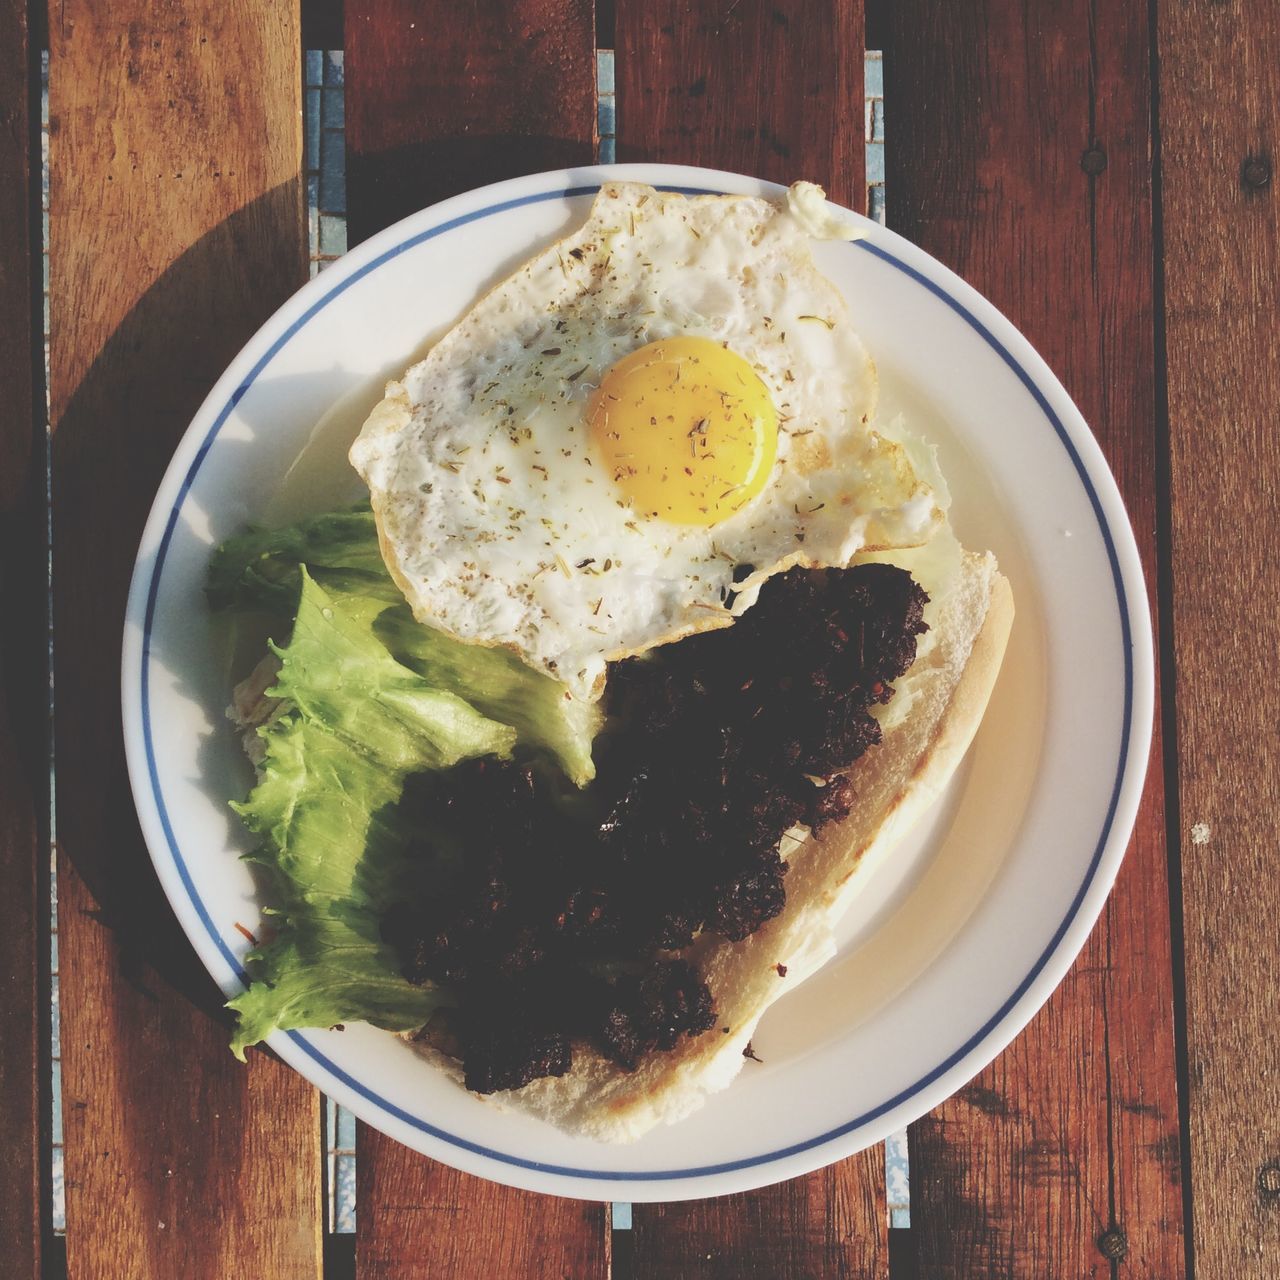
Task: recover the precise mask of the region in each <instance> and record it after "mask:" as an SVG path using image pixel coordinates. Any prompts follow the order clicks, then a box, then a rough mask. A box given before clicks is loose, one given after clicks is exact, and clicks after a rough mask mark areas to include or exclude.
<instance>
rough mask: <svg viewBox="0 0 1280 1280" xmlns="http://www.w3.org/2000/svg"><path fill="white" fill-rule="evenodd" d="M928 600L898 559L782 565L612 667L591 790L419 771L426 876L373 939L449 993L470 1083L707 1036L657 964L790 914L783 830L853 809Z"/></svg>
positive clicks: (698, 1010) (526, 776)
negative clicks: (726, 609)
mask: <svg viewBox="0 0 1280 1280" xmlns="http://www.w3.org/2000/svg"><path fill="white" fill-rule="evenodd" d="M926 600H927V597H926V596H925V593H924V592H923V591H922V590H921V589H920V587H919V586H918V585H917V584H916V583H915V582H914V581H913V580H912V578H911V577H910V575H909V574H908V573H906V572H905V571H904V570H901V569H897V568H894V567H892V566H888V565H862V566H859V567H857V568H854V569H848V570H842V571H841V570H828V571H810V570H801V569H793V570H791V571H789V572H787V573H784V574H780V575H778V576H777V577H775V578H773V579H771V580H770V581H769V582H768V583H766V585H765V586H764V588H763V589H762V591H761V593H760V598H759V600H758V602H757V603H756V605H755V606H754V607H753V608H751V609H750V610H748V611H747V612H746V613H745V614H744V615H743V616H742V618H741V619H740V620H739V621H738V622H737V623H736V624H735V625H734V626H732V627H729V628H726V629H724V630H720V631H713V632H706V633H703V634H702V635H698V636H693V637H690V638H689V639H686V640H683V641H681V642H680V643H678V644H673V645H668V646H665V647H663V648H659V649H657V650H654V651H652V652H651V653H649V654H647V655H645V656H644V657H641V658H632V659H628V660H626V661H624V662H620V663H617V664H615V665H614V666H613V668H612V669H611V671H610V680H609V690H608V694H607V697H608V703H607V711H608V713H609V721H608V727H607V728H606V730H605V732H604V733H603V734H602V735H601V736H600V738H599V739H598V741H597V744H596V758H597V766H598V775H597V777H596V780H595V781H594V782H593V783H592V784H591V786H590V787H589V788H587V790H586V791H585V792H583V793H574V794H567V793H566V788H565V785H564V784H563V783H562V782H560V781H559V780H558V779H556V778H553V777H551V776H549V775H548V774H544V773H543V772H540V771H539V770H537V769H535V768H533V767H531V766H529V765H527V764H519V763H511V762H500V761H495V760H479V761H472V762H469V763H468V764H465V765H461V766H459V767H458V768H456V769H453V770H450V771H449V772H447V773H437V774H424V775H421V776H419V777H418V778H416V779H414V780H413V785H412V786H411V788H410V790H409V793H408V795H407V804H408V806H409V810H408V812H409V815H410V818H411V821H413V822H414V823H416V824H417V829H418V830H420V831H421V840H420V843H419V845H418V847H417V849H416V858H415V874H416V877H417V879H416V884H415V886H414V887H413V888H412V889H411V890H410V892H409V893H408V894H407V895H406V897H405V899H404V900H403V901H402V902H401V903H400V904H399V905H397V907H396V908H395V909H394V910H392V911H391V912H390V913H389V914H388V915H387V917H386V919H385V921H384V924H383V933H384V936H385V937H386V938H387V940H388V941H389V942H390V943H391V944H392V945H393V946H394V947H395V949H396V951H397V953H398V954H399V956H400V959H401V963H402V966H403V969H404V972H405V974H406V976H407V977H408V978H409V979H410V980H411V981H414V982H424V981H433V982H438V983H441V984H443V985H445V986H446V987H448V988H450V989H451V991H452V993H453V994H454V995H455V996H456V998H457V1008H456V1009H455V1010H453V1011H451V1013H450V1015H449V1021H450V1029H451V1033H452V1035H453V1036H454V1037H455V1039H456V1043H457V1045H458V1047H459V1052H460V1053H461V1056H462V1059H463V1063H464V1067H465V1071H466V1077H467V1086H468V1087H469V1088H472V1089H475V1090H477V1091H478V1092H482V1093H484V1092H491V1091H493V1090H496V1089H509V1088H518V1087H520V1086H522V1085H525V1084H527V1083H528V1082H529V1081H530V1080H533V1079H536V1078H538V1077H540V1076H547V1075H552V1076H558V1075H563V1074H564V1073H565V1072H566V1071H568V1070H569V1068H570V1066H571V1064H572V1056H573V1048H572V1046H573V1044H574V1042H575V1041H578V1042H581V1041H589V1042H591V1043H592V1044H594V1045H595V1046H596V1048H597V1049H598V1050H599V1051H600V1052H602V1053H603V1054H605V1055H606V1056H607V1057H608V1058H610V1059H611V1060H612V1061H614V1062H615V1063H617V1064H618V1065H619V1066H621V1067H623V1068H625V1069H627V1070H634V1069H635V1067H636V1066H637V1065H638V1063H639V1062H640V1060H641V1059H642V1058H643V1057H644V1055H646V1054H647V1053H649V1052H652V1051H654V1050H668V1049H671V1048H674V1047H675V1045H676V1044H677V1043H678V1042H679V1040H680V1038H681V1037H682V1036H685V1035H697V1034H700V1033H701V1032H704V1031H706V1030H708V1029H709V1028H711V1027H712V1026H713V1025H715V1022H716V1017H715V1011H714V1009H713V1007H712V1001H711V995H710V992H709V991H708V989H707V987H706V984H705V983H703V982H702V981H701V979H700V978H699V977H698V975H697V974H696V973H695V972H694V970H693V969H692V968H691V967H690V966H689V965H688V964H687V963H685V962H684V961H682V960H678V959H673V958H672V957H671V956H670V954H668V953H670V952H672V951H675V950H678V949H680V948H682V947H684V946H685V945H687V944H688V943H689V942H690V941H691V940H692V939H693V938H694V936H695V935H696V934H698V933H699V932H700V931H702V930H704V929H705V930H711V931H712V932H714V933H718V934H721V935H723V936H724V937H726V938H729V939H732V940H734V941H737V940H740V939H742V938H745V937H747V936H748V935H749V934H751V933H753V932H755V930H757V929H758V928H760V926H761V925H762V924H764V923H765V922H766V921H767V920H770V919H772V918H773V917H774V916H776V915H777V914H778V913H779V912H780V911H781V910H782V907H783V904H784V902H785V900H786V888H785V880H784V877H785V875H786V863H785V862H784V861H783V859H782V858H781V857H780V856H779V851H778V850H779V843H780V841H781V839H782V836H783V834H784V833H785V832H786V831H788V830H789V829H790V828H792V827H794V826H797V825H803V826H807V827H810V828H812V829H819V828H821V827H822V826H823V825H825V824H826V823H828V822H832V821H838V820H839V819H840V818H843V817H844V816H845V815H846V814H847V813H848V812H849V809H850V806H851V805H852V803H853V800H854V797H853V794H852V786H851V784H850V783H849V782H848V781H847V780H846V779H845V778H844V777H843V775H842V774H841V773H840V770H842V769H844V768H846V767H847V766H848V765H850V764H851V763H852V762H853V761H854V760H856V759H857V758H858V757H859V756H861V755H862V754H863V752H865V751H866V750H867V748H868V747H870V746H872V745H874V744H875V743H877V742H878V741H879V740H880V728H879V725H878V724H877V722H876V720H875V718H874V717H873V716H872V715H871V708H872V707H873V706H875V705H876V704H880V703H884V702H887V701H888V700H889V699H890V698H891V697H892V695H893V689H892V687H891V683H890V682H891V681H893V680H895V679H897V678H898V677H899V676H900V675H902V673H903V672H904V671H906V669H907V668H908V667H909V666H910V665H911V663H912V662H913V661H914V660H915V650H916V637H917V636H918V635H919V634H920V633H921V632H923V631H924V630H925V624H924V622H923V621H922V611H923V607H924V605H925V603H926Z"/></svg>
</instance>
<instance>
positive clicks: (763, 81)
mask: <svg viewBox="0 0 1280 1280" xmlns="http://www.w3.org/2000/svg"><path fill="white" fill-rule="evenodd" d="M862 9H863V5H862V0H787V2H786V3H779V2H777V0H717V3H715V4H708V5H691V4H688V3H687V0H653V2H652V3H649V2H647V0H619V3H618V5H617V19H616V22H617V34H616V37H615V41H616V47H617V66H616V70H615V76H616V80H617V93H618V159H619V160H620V161H639V160H661V161H664V162H666V163H670V164H698V165H705V166H708V167H712V168H717V169H730V170H734V171H736V172H739V173H749V174H752V175H753V176H755V177H759V178H769V179H771V180H773V181H774V182H783V183H791V182H795V181H796V180H797V179H800V178H807V179H808V180H809V181H811V182H819V183H821V184H822V185H823V186H824V187H826V189H827V194H828V195H829V196H830V197H831V199H833V200H838V201H839V202H840V203H841V204H845V205H848V206H850V207H851V208H854V209H859V210H861V209H862V208H863V205H864V204H865V203H866V182H865V155H864V149H863V112H864V107H863V96H862V64H863V57H862V52H863V13H862Z"/></svg>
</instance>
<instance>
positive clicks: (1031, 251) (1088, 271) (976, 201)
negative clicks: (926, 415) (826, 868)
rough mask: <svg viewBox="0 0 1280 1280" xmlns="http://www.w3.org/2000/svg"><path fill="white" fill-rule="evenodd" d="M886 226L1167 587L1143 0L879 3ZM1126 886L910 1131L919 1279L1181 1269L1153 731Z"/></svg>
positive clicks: (1173, 1272) (1151, 579)
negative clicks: (990, 311)
mask: <svg viewBox="0 0 1280 1280" xmlns="http://www.w3.org/2000/svg"><path fill="white" fill-rule="evenodd" d="M884 30H885V58H886V76H887V82H886V102H887V104H888V107H887V114H888V118H889V121H890V124H889V130H890V133H889V141H888V144H887V147H886V158H887V160H888V175H887V180H886V190H887V207H888V216H889V221H890V222H891V224H892V225H893V226H894V227H895V228H896V229H897V230H899V231H901V232H903V233H904V234H905V235H906V236H908V237H909V238H910V239H912V240H914V241H916V243H918V244H920V245H922V246H923V247H924V248H925V249H927V250H929V252H931V253H933V254H936V255H937V256H938V257H939V258H941V259H942V260H943V261H944V262H946V263H947V264H948V265H949V266H952V267H954V268H955V269H956V270H957V271H959V272H960V274H962V275H963V276H965V277H966V278H967V279H968V280H970V281H971V282H972V283H973V284H975V285H976V286H977V287H978V288H979V289H981V290H982V291H983V292H984V293H985V294H986V295H987V296H988V297H989V298H991V299H992V300H993V301H994V302H995V303H996V305H997V306H999V307H1000V308H1002V309H1003V310H1004V311H1005V312H1006V314H1008V315H1009V316H1010V317H1011V318H1012V319H1013V321H1014V323H1015V324H1017V325H1019V327H1020V328H1021V329H1022V330H1023V331H1024V332H1025V333H1026V334H1027V335H1028V337H1029V338H1030V339H1031V341H1032V342H1033V343H1035V345H1036V346H1037V347H1038V348H1039V350H1040V351H1041V352H1043V353H1044V355H1045V357H1046V359H1047V360H1048V362H1049V364H1050V365H1051V366H1052V367H1053V368H1054V370H1055V371H1056V372H1057V373H1058V374H1059V375H1060V376H1061V377H1062V379H1063V381H1064V382H1065V384H1066V386H1067V389H1068V390H1069V391H1070V392H1071V393H1072V395H1073V396H1074V397H1075V399H1076V401H1077V403H1078V404H1079V405H1080V407H1081V409H1082V410H1083V412H1084V415H1085V417H1086V419H1087V420H1088V421H1089V422H1090V423H1091V425H1092V426H1093V429H1094V431H1095V433H1096V434H1097V436H1098V439H1099V441H1100V442H1101V444H1102V447H1103V449H1104V450H1105V452H1106V454H1107V457H1108V459H1109V461H1110V463H1111V465H1112V468H1113V469H1114V471H1115V472H1116V475H1117V478H1118V480H1119V483H1120V487H1121V490H1122V492H1123V493H1124V496H1125V500H1126V502H1127V504H1128V508H1129V512H1130V515H1131V517H1132V519H1133V523H1134V527H1135V530H1136V533H1137V537H1138V544H1139V547H1140V549H1141V552H1142V556H1143V561H1144V564H1145V567H1146V571H1147V575H1148V585H1149V588H1150V589H1151V590H1152V593H1153V594H1154V587H1155V582H1156V472H1157V466H1158V463H1157V450H1158V447H1159V446H1158V441H1157V437H1156V431H1155V425H1154V424H1155V408H1156V402H1155V377H1154V353H1153V342H1154V339H1153V333H1154V328H1153V281H1152V206H1151V127H1150V112H1151V99H1150V84H1149V63H1150V53H1151V50H1150V34H1151V33H1150V31H1149V30H1148V5H1147V3H1146V0H1123V2H1122V3H1114V4H1107V5H1097V4H1093V3H1091V2H1090V0H1055V2H1054V3H1052V4H1046V5H1037V6H1032V7H1030V8H1028V7H1027V6H1026V5H1024V4H1022V3H1019V2H1018V0H987V3H985V4H984V5H981V6H970V5H945V6H940V5H935V4H930V3H928V0H899V2H898V3H896V4H893V5H887V6H885V13H884ZM1151 761H1152V768H1151V772H1150V775H1149V779H1148V785H1147V789H1146V793H1145V798H1144V801H1143V804H1142V808H1141V813H1140V815H1139V819H1138V825H1137V831H1136V834H1135V837H1134V840H1133V843H1132V845H1131V847H1130V850H1129V853H1128V856H1127V859H1126V861H1125V865H1124V868H1123V870H1122V872H1121V874H1120V879H1119V882H1118V884H1117V886H1116V889H1115V892H1114V893H1113V894H1112V896H1111V899H1110V901H1109V903H1108V906H1107V908H1106V910H1105V912H1104V915H1103V918H1102V920H1101V922H1100V924H1099V926H1098V928H1097V929H1096V930H1095V931H1094V933H1093V936H1092V938H1091V939H1090V941H1089V943H1088V945H1087V946H1086V948H1085V950H1084V952H1083V954H1082V955H1081V957H1080V959H1079V961H1078V962H1077V964H1076V965H1075V967H1074V968H1073V969H1072V971H1071V974H1070V976H1069V977H1068V978H1067V980H1066V982H1065V983H1064V984H1063V985H1062V987H1061V988H1060V989H1059V991H1058V992H1057V993H1056V995H1055V996H1054V997H1053V999H1052V1000H1051V1001H1050V1002H1049V1004H1048V1006H1047V1007H1046V1009H1045V1010H1044V1011H1043V1012H1042V1013H1041V1014H1040V1015H1039V1016H1038V1017H1037V1018H1036V1019H1035V1020H1034V1021H1033V1023H1032V1024H1031V1026H1030V1027H1029V1028H1028V1029H1027V1030H1026V1031H1025V1032H1024V1033H1023V1035H1022V1037H1021V1038H1020V1039H1019V1040H1018V1041H1016V1042H1015V1044H1014V1045H1013V1046H1012V1047H1011V1049H1009V1050H1008V1051H1007V1052H1006V1053H1005V1054H1004V1055H1003V1056H1002V1057H1001V1058H1000V1059H999V1060H998V1061H997V1062H996V1063H995V1064H993V1065H992V1066H991V1067H990V1068H989V1069H988V1070H986V1071H984V1072H982V1073H981V1074H980V1075H979V1076H978V1078H977V1079H976V1080H975V1081H974V1082H973V1083H972V1084H971V1085H969V1086H968V1087H967V1088H966V1089H964V1090H961V1092H960V1093H959V1094H957V1095H956V1097H954V1098H953V1099H951V1100H950V1101H949V1102H948V1103H946V1104H945V1105H943V1106H942V1107H940V1108H938V1110H937V1111H935V1112H934V1113H933V1114H932V1115H931V1116H930V1117H928V1118H927V1119H926V1120H923V1121H921V1122H920V1123H919V1124H917V1125H915V1126H913V1128H912V1131H911V1191H912V1206H911V1210H912V1233H913V1235H915V1236H916V1237H917V1241H916V1243H917V1246H918V1256H919V1266H920V1273H921V1274H922V1275H927V1276H931V1277H934V1276H937V1277H957V1278H960V1277H964V1278H966V1280H967V1277H969V1276H975V1275H1000V1276H1005V1275H1008V1276H1015V1275H1016V1276H1024V1275H1025V1276H1032V1275H1034V1276H1083V1275H1103V1274H1106V1273H1107V1272H1108V1271H1109V1270H1110V1272H1111V1274H1113V1275H1114V1274H1118V1273H1117V1272H1116V1271H1115V1270H1114V1268H1115V1267H1116V1266H1117V1265H1118V1263H1119V1260H1121V1259H1123V1261H1124V1264H1125V1266H1124V1274H1126V1275H1134V1276H1137V1275H1142V1276H1153V1277H1162V1278H1164V1277H1175V1276H1180V1275H1182V1274H1183V1272H1184V1256H1183V1238H1182V1234H1183V1233H1182V1203H1181V1188H1180V1185H1179V1174H1180V1167H1181V1166H1180V1158H1179V1136H1178V1135H1179V1124H1178V1098H1177V1086H1176V1070H1175V1051H1174V1033H1173V1015H1172V989H1171V966H1172V961H1171V951H1170V937H1169V919H1168V885H1167V872H1166V849H1165V827H1164V819H1163V786H1162V776H1161V745H1160V734H1159V733H1158V732H1157V735H1156V742H1155V745H1154V747H1153V751H1152V756H1151Z"/></svg>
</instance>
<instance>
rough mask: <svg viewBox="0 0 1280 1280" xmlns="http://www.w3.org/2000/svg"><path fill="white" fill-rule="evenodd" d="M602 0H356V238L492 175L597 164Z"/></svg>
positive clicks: (352, 213) (351, 89) (350, 153)
mask: <svg viewBox="0 0 1280 1280" xmlns="http://www.w3.org/2000/svg"><path fill="white" fill-rule="evenodd" d="M594 21H595V9H594V5H593V4H592V3H591V0H428V2H427V3H423V2H422V0H348V3H347V6H346V32H347V44H346V49H347V53H346V85H347V105H346V121H347V157H348V163H347V178H348V184H347V210H348V228H349V230H348V234H349V237H350V239H351V241H352V242H353V243H354V242H355V241H357V240H363V239H365V238H366V237H367V236H369V235H371V234H372V233H373V232H374V231H377V230H380V229H381V228H382V227H385V226H388V225H390V224H391V223H392V222H395V221H396V220H397V219H399V218H403V217H405V216H406V215H407V214H410V213H413V212H414V211H415V210H417V209H421V208H424V207H425V206H426V205H429V204H433V203H435V202H436V201H437V200H443V199H445V197H447V196H451V195H456V194H457V193H458V192H460V191H468V190H470V189H471V188H473V187H478V186H481V185H483V184H484V183H487V182H497V181H499V180H500V179H503V178H514V177H517V176H519V175H520V174H524V173H537V172H538V171H539V170H543V169H559V168H562V167H564V166H567V165H575V164H590V163H591V161H592V160H593V159H594V158H595V138H596V96H595V84H596V69H595V34H594Z"/></svg>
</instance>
